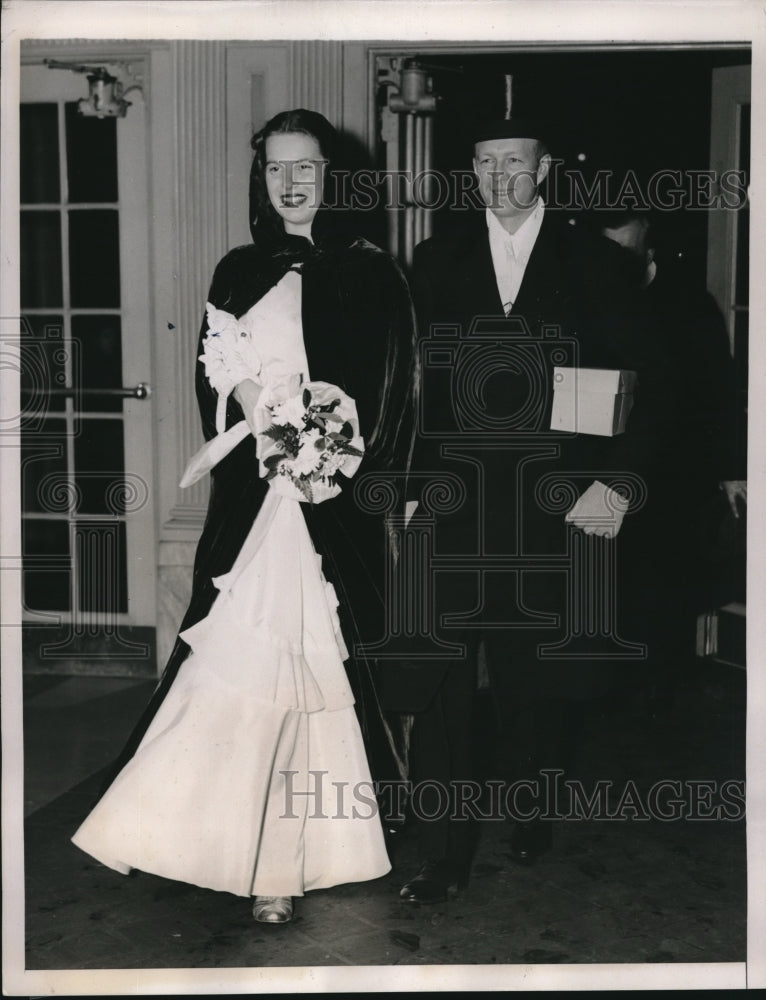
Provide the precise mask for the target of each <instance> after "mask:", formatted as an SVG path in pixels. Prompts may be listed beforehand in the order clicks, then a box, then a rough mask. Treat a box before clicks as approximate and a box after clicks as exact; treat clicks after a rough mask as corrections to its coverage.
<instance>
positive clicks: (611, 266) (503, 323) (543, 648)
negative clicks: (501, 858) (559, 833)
mask: <svg viewBox="0 0 766 1000" xmlns="http://www.w3.org/2000/svg"><path fill="white" fill-rule="evenodd" d="M472 138H473V169H474V172H475V174H476V177H477V179H478V190H479V193H480V196H481V199H482V201H483V203H484V209H483V210H479V211H472V212H458V213H455V227H454V230H453V232H451V233H450V234H449V235H447V236H443V237H436V238H432V239H428V240H426V241H425V242H423V243H421V244H420V245H419V246H418V247H416V250H415V257H414V268H413V294H414V299H415V306H416V311H417V315H418V323H419V330H420V338H421V344H422V345H423V346H424V348H426V347H428V348H430V347H431V346H433V347H434V348H435V350H434V352H433V353H430V354H429V353H428V351H427V350H424V352H423V354H422V355H421V359H422V387H421V388H422V393H421V425H420V429H419V430H420V433H419V440H418V443H417V445H416V457H415V461H414V470H413V476H412V484H413V490H414V492H413V494H412V499H413V500H419V501H420V503H419V505H418V507H417V509H416V512H415V515H414V519H413V520H412V521H411V522H410V523H411V525H413V526H415V525H417V524H418V523H420V524H421V525H422V524H423V523H424V522H423V520H421V521H420V522H419V521H418V519H419V518H420V519H423V518H425V519H429V518H432V519H433V553H434V555H435V556H436V557H437V558H441V559H442V560H443V562H442V565H445V563H444V560H446V564H448V571H446V572H440V573H437V574H436V575H435V576H434V577H433V578H432V579H433V581H434V587H433V592H432V593H431V594H428V595H427V598H428V599H429V600H432V601H433V608H434V613H433V621H434V629H435V633H436V634H437V636H438V638H439V640H440V641H442V642H445V643H452V644H453V646H454V645H458V646H461V645H462V646H463V647H464V650H465V652H464V654H463V655H452V654H450V655H445V657H444V658H443V659H442V660H436V661H435V660H434V659H422V660H421V661H418V660H417V659H416V658H415V657H413V660H412V661H411V662H410V663H408V664H406V665H404V664H403V665H401V667H400V669H398V670H397V669H393V668H392V669H391V670H389V671H387V672H386V678H385V680H384V683H383V698H384V702H385V703H386V704H387V705H388V706H389V707H390V708H393V709H398V710H400V711H406V712H410V713H412V714H413V716H414V724H413V730H412V742H411V758H410V762H411V778H412V781H413V783H414V786H415V789H416V791H417V795H413V801H412V811H413V814H414V816H415V820H416V825H417V828H418V849H419V857H420V864H421V867H420V870H419V871H418V873H417V874H416V875H415V876H414V877H413V878H411V879H410V880H409V881H408V882H407V883H406V884H405V885H404V886H403V888H402V890H401V894H400V895H401V898H402V900H405V901H410V902H422V903H428V902H434V901H438V900H442V899H444V898H445V897H446V895H447V893H448V892H449V891H451V890H452V889H454V887H455V886H456V885H458V884H460V881H461V879H464V878H465V877H466V875H467V871H468V867H469V862H470V856H471V849H472V841H473V837H472V832H473V826H472V823H471V822H470V817H471V815H472V814H473V816H474V818H475V817H476V815H477V809H478V815H486V814H487V812H486V811H485V809H486V807H487V805H488V808H489V811H490V812H493V813H494V812H496V806H497V804H498V803H497V801H496V802H494V803H491V802H490V803H489V804H487V803H486V802H485V800H483V799H482V804H481V805H480V806H477V804H476V803H474V804H473V813H472V809H471V807H469V808H466V801H467V800H468V799H470V797H471V791H470V789H471V786H470V785H468V784H467V782H470V781H471V780H472V779H473V778H474V771H473V769H472V744H473V734H472V729H471V717H472V704H473V702H474V694H475V692H476V688H477V653H478V648H479V640H481V642H482V644H483V647H484V650H485V653H486V668H487V673H488V679H489V688H490V692H491V696H492V703H493V705H494V709H495V717H496V722H497V726H498V732H499V737H500V738H499V742H498V747H499V751H498V767H499V771H498V773H499V774H500V776H501V777H502V778H504V779H505V780H506V782H508V786H507V789H506V791H505V793H503V795H504V797H503V801H502V808H503V810H504V811H505V812H506V814H510V815H511V816H512V817H513V818H514V819H515V822H514V826H513V829H512V834H511V854H512V857H513V858H514V859H515V860H516V861H518V862H519V863H529V862H531V861H533V860H534V859H535V858H536V857H537V856H538V855H539V854H541V853H543V852H544V851H545V850H547V849H548V848H549V847H550V846H551V841H552V836H551V822H549V821H546V820H542V819H541V818H540V816H541V815H548V816H549V818H552V817H550V809H549V808H548V804H547V803H546V802H544V801H542V800H541V798H540V795H541V792H542V790H543V787H544V785H545V781H546V778H545V772H546V771H550V770H552V769H566V764H567V760H568V757H567V753H566V743H567V733H568V725H569V722H571V721H572V720H573V719H574V718H576V715H577V713H576V711H574V712H573V711H572V708H573V706H574V705H576V703H577V702H578V701H579V700H581V699H583V698H589V697H595V696H596V695H598V694H600V693H602V692H604V691H606V690H607V688H608V686H609V683H610V680H611V677H612V674H613V664H610V663H609V662H608V657H610V656H611V654H612V653H615V652H616V653H617V654H621V653H624V652H625V650H626V649H627V650H628V653H629V655H634V656H635V655H640V654H639V653H637V652H636V648H635V647H634V645H630V644H628V645H627V646H626V645H625V643H624V641H623V638H622V637H618V636H615V635H609V634H607V635H606V636H605V637H604V636H600V635H599V636H596V638H595V639H594V640H593V643H595V645H593V643H592V644H591V647H590V648H589V647H588V645H587V637H586V644H585V645H583V644H582V643H581V644H580V645H579V646H577V648H575V646H574V645H573V643H572V642H570V641H569V640H570V639H571V632H572V628H573V618H576V616H577V607H578V606H579V607H580V608H581V609H582V607H586V608H587V607H589V606H590V602H591V600H592V601H593V602H595V601H596V600H597V596H598V595H596V596H594V595H590V594H588V593H585V592H583V589H582V588H583V587H585V588H586V590H587V587H588V586H590V584H588V583H587V582H585V583H584V582H583V581H584V580H585V579H586V577H585V576H583V575H582V574H581V573H580V570H579V569H573V568H572V567H571V566H567V564H566V560H567V558H568V557H567V553H571V551H572V546H573V545H574V544H575V543H574V542H573V541H572V535H573V533H575V532H577V533H578V534H579V536H580V538H579V541H578V542H577V545H578V546H579V550H580V551H581V552H585V554H586V556H587V557H588V558H595V559H602V558H606V559H607V561H608V560H609V559H610V558H611V555H612V554H613V552H614V537H615V536H616V535H617V533H618V532H619V531H620V529H621V525H622V521H623V517H624V515H625V512H626V510H627V509H628V506H629V501H630V499H631V492H633V494H634V495H637V494H638V493H640V488H636V489H633V490H632V487H631V482H632V480H631V479H630V476H628V477H627V480H626V476H625V473H626V472H633V473H636V472H640V470H641V468H642V463H643V462H644V461H645V460H646V459H647V453H648V452H649V451H650V442H651V433H650V429H649V424H650V422H647V421H646V420H645V417H644V415H643V414H642V411H641V407H640V405H639V402H638V401H637V402H636V403H635V405H634V411H633V413H632V414H631V427H630V433H625V434H622V435H618V436H616V437H595V436H590V435H587V436H586V435H582V434H574V433H568V434H567V433H563V434H562V433H555V432H552V431H551V430H550V419H551V405H552V390H553V385H554V372H553V368H554V367H555V366H568V367H600V368H609V369H622V370H630V371H633V372H636V373H637V374H638V377H639V380H640V379H641V378H642V377H643V376H644V373H645V372H647V371H649V370H650V369H651V368H652V366H651V365H650V364H649V362H648V358H647V340H646V338H645V337H644V336H643V335H642V334H643V332H644V330H643V327H642V316H641V310H640V308H639V303H638V296H637V295H636V294H633V293H632V289H631V285H630V282H629V281H628V280H627V278H626V276H625V275H624V274H623V270H622V263H623V262H622V257H621V256H620V254H619V252H618V253H617V254H615V253H613V252H612V251H613V250H617V251H619V248H616V247H615V245H614V244H613V243H610V242H609V241H608V240H603V239H601V238H600V237H594V236H589V235H587V234H586V233H585V232H584V231H582V230H581V229H580V228H579V227H574V226H572V225H569V224H568V220H566V219H562V218H560V215H561V213H557V212H554V211H551V210H550V209H549V208H548V207H547V206H546V204H545V203H544V200H543V198H542V197H541V194H540V188H541V185H542V184H543V182H544V180H545V178H546V176H547V175H548V172H549V170H550V166H551V156H550V153H549V150H548V147H547V145H546V141H545V136H544V135H543V132H542V131H541V129H540V128H539V127H538V125H537V124H536V123H534V122H530V121H522V120H519V119H510V120H506V119H504V120H500V121H491V122H487V123H484V124H482V125H481V126H479V128H478V129H476V130H475V132H474V134H473V137H472ZM445 359H451V360H445ZM445 365H446V366H447V368H446V369H445ZM450 365H451V366H452V367H451V370H450ZM445 372H446V376H445ZM450 375H451V376H452V378H451V379H450V377H449V376H450ZM440 478H441V479H442V480H443V481H446V482H447V483H452V484H454V483H455V482H459V483H460V484H461V486H460V487H459V488H458V490H457V492H458V493H459V494H460V495H461V497H462V502H456V503H455V504H453V505H452V508H451V509H450V510H449V511H446V512H445V511H441V512H439V511H436V512H434V511H430V510H429V509H428V498H427V495H426V493H425V492H423V493H421V494H419V493H418V490H419V487H420V486H422V485H423V484H424V483H428V482H438V481H439V480H440ZM626 482H627V486H626ZM562 497H565V498H568V499H566V500H565V502H564V503H563V505H562ZM596 536H605V537H603V538H600V537H599V538H597V537H596ZM583 539H587V541H586V542H584V541H583ZM602 550H603V551H602ZM610 565H611V564H610ZM610 572H611V571H610ZM578 574H579V575H578ZM606 582H607V584H609V585H610V586H611V579H610V580H609V581H606ZM600 583H602V584H603V583H604V581H603V580H602V581H600ZM603 596H604V595H603V594H602V595H601V597H599V598H598V599H599V600H600V599H601V598H602V597H603ZM606 599H607V600H609V599H611V594H607V595H606ZM578 602H579V604H578ZM573 607H574V610H573ZM449 616H452V618H451V619H450V617H449ZM607 617H608V615H607ZM602 618H603V616H602ZM602 624H603V622H602ZM605 628H606V631H607V632H609V629H610V628H611V630H612V632H614V623H613V622H612V623H611V625H609V623H608V622H607V624H606V626H605ZM579 638H580V639H582V638H583V637H582V636H580V637H579ZM599 643H600V644H601V645H600V646H599V645H598V644H599ZM597 647H598V648H597ZM591 654H592V655H591ZM618 658H619V657H618ZM610 668H611V669H610ZM624 669H625V667H624V666H623V670H624ZM445 789H446V792H445ZM513 789H515V791H513ZM511 792H512V793H513V794H511Z"/></svg>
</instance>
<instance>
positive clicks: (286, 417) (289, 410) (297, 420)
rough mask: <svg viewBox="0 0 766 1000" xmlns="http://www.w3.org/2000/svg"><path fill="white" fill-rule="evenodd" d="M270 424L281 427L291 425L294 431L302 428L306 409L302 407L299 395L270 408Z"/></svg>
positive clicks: (301, 399)
mask: <svg viewBox="0 0 766 1000" xmlns="http://www.w3.org/2000/svg"><path fill="white" fill-rule="evenodd" d="M271 412H272V422H273V423H275V424H278V425H279V426H282V425H283V424H291V425H292V426H293V427H295V428H296V430H301V429H302V428H303V423H304V419H303V418H304V417H305V416H306V407H305V406H304V405H303V398H302V396H301V395H300V394H299V395H297V396H292V397H291V398H290V399H286V400H285V401H284V402H282V403H277V404H276V405H275V406H273V407H272V410H271Z"/></svg>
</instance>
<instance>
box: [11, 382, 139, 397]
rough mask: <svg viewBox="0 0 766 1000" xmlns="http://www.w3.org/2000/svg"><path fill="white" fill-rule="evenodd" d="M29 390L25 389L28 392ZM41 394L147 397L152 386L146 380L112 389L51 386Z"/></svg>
mask: <svg viewBox="0 0 766 1000" xmlns="http://www.w3.org/2000/svg"><path fill="white" fill-rule="evenodd" d="M29 391H31V390H27V392H29ZM39 391H40V393H41V395H43V396H119V397H121V398H122V399H147V398H148V397H149V396H151V394H152V387H151V386H150V385H147V384H146V382H139V383H138V385H134V386H133V387H132V388H131V387H130V386H121V387H119V388H114V389H106V388H105V389H92V388H91V389H75V388H62V389H59V388H53V389H41V390H39Z"/></svg>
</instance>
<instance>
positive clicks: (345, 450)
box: [257, 376, 364, 503]
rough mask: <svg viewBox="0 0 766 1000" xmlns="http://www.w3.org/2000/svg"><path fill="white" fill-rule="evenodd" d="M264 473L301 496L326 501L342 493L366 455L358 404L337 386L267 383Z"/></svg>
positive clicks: (262, 422)
mask: <svg viewBox="0 0 766 1000" xmlns="http://www.w3.org/2000/svg"><path fill="white" fill-rule="evenodd" d="M257 422H258V424H259V432H258V435H257V440H258V456H259V460H260V463H261V475H263V476H264V477H265V478H266V479H267V480H271V481H272V483H273V486H274V487H275V488H277V489H278V490H279V492H280V493H284V494H286V495H288V496H292V497H293V498H294V499H297V500H307V501H308V502H309V503H321V502H322V500H327V499H329V498H330V497H333V496H336V495H337V494H338V493H340V489H341V487H340V483H339V481H338V478H339V475H340V473H343V475H344V476H347V477H349V478H350V477H351V476H353V475H354V473H355V472H356V470H357V469H358V468H359V463H360V462H361V460H362V456H363V455H364V441H363V440H362V438H361V437H360V436H359V418H358V416H357V412H356V404H355V403H354V400H353V399H351V397H350V396H347V395H346V393H345V392H343V391H342V390H341V389H339V388H338V387H337V386H336V385H330V384H329V383H328V382H307V383H305V384H304V385H301V383H300V379H299V378H298V377H297V376H294V377H291V378H288V379H285V380H283V381H282V382H280V383H277V384H272V385H270V386H267V388H266V389H265V390H264V393H263V396H262V397H261V400H260V401H259V404H258V413H257Z"/></svg>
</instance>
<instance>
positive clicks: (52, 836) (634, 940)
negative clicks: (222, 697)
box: [24, 661, 747, 992]
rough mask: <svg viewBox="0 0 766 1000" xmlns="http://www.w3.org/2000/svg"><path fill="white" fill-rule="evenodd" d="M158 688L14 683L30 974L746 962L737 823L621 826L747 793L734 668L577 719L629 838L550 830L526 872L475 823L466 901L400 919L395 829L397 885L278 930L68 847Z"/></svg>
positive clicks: (582, 773)
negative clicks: (679, 798)
mask: <svg viewBox="0 0 766 1000" xmlns="http://www.w3.org/2000/svg"><path fill="white" fill-rule="evenodd" d="M151 686H152V685H151V683H148V682H146V681H141V680H136V679H117V678H93V677H91V678H88V677H50V676H47V677H45V676H34V675H33V676H28V677H26V678H25V699H24V709H25V741H24V742H25V754H26V758H25V781H26V788H25V814H26V824H25V827H26V833H25V845H26V941H27V945H26V947H27V957H26V967H27V969H30V970H42V969H59V970H65V969H83V970H87V969H144V970H146V969H185V968H192V969H227V968H229V969H256V968H257V969H264V968H269V967H274V968H277V967H278V968H292V967H299V966H300V967H303V966H313V967H353V966H430V965H438V966H453V965H454V966H455V967H457V966H472V965H475V966H492V965H504V966H519V965H541V966H551V965H561V964H564V965H583V964H588V963H657V964H660V965H663V966H664V967H665V968H668V969H669V968H670V967H671V966H672V965H673V964H676V963H737V962H743V961H745V957H746V956H745V948H746V888H747V882H746V857H745V821H744V818H742V817H741V816H739V818H733V819H717V820H715V819H709V818H708V819H700V820H696V821H691V820H683V819H681V820H669V821H662V820H660V819H656V818H631V817H632V816H633V815H634V814H635V812H636V811H637V812H638V813H640V812H641V811H642V802H643V803H645V802H646V801H647V797H646V793H647V791H648V789H649V788H650V787H652V786H653V785H654V784H655V783H656V782H657V781H660V780H662V779H671V780H676V781H680V782H682V783H684V784H683V785H682V786H681V787H682V794H683V795H684V796H685V797H686V799H687V800H688V797H689V796H690V795H692V794H693V793H694V789H695V788H699V787H700V786H694V785H693V784H690V782H693V781H694V780H702V781H708V782H714V783H716V785H715V788H714V792H713V799H712V801H713V802H717V801H718V798H717V797H718V796H719V795H720V794H722V792H721V788H722V783H723V782H725V781H731V780H734V781H742V780H743V778H744V709H745V673H744V671H742V670H739V669H736V668H733V667H725V666H717V665H715V664H712V663H709V662H701V661H700V662H698V663H696V664H695V666H694V669H693V670H691V671H690V672H689V673H688V674H687V675H685V676H684V677H683V678H682V680H681V682H680V684H679V686H678V688H677V690H676V692H675V696H674V698H673V699H672V700H671V701H670V702H665V703H661V704H659V705H658V704H654V703H650V702H647V700H646V699H645V698H644V697H643V695H642V696H641V697H636V696H635V692H634V693H630V694H622V695H616V696H612V697H610V698H609V699H607V700H603V701H601V702H598V703H593V704H592V705H591V706H589V708H588V710H587V712H586V713H585V726H584V734H585V735H584V741H583V745H582V750H581V753H580V757H579V769H578V774H579V777H580V778H581V780H582V781H583V782H584V784H585V786H586V787H587V788H592V787H593V786H594V784H595V781H596V780H597V779H598V780H601V779H610V780H612V781H613V786H612V788H611V791H610V793H609V812H610V814H613V813H614V812H617V811H618V809H619V810H620V811H621V813H622V816H623V819H622V820H621V821H618V820H616V819H608V818H601V819H597V818H592V819H580V820H571V821H558V822H556V823H555V828H554V850H553V851H552V852H551V853H549V854H547V855H545V856H543V857H542V858H540V859H539V860H538V861H537V863H536V864H535V865H534V866H532V867H528V868H519V867H518V866H516V865H514V864H513V862H512V861H511V860H510V858H509V856H508V847H507V842H508V833H509V827H508V825H507V824H506V823H505V822H495V821H487V822H485V823H484V824H483V826H482V828H481V831H480V839H479V843H478V848H477V853H476V859H475V863H474V866H473V871H472V877H471V880H470V882H469V885H468V887H467V888H466V889H464V890H463V891H461V892H460V893H459V895H458V896H456V897H455V898H451V899H450V900H449V901H448V902H446V903H444V904H437V905H432V906H412V905H407V904H403V903H400V902H399V901H398V896H397V894H398V889H399V887H400V885H401V883H402V881H403V880H404V879H405V878H406V877H407V876H408V875H409V874H411V873H412V872H413V869H414V863H415V845H414V843H413V838H412V833H411V831H409V830H408V829H407V828H405V829H403V830H402V829H400V830H398V831H397V832H395V833H393V834H392V835H391V837H390V853H391V856H392V861H393V865H394V868H393V871H392V872H391V873H390V874H389V875H387V876H385V877H384V878H381V879H379V880H377V881H375V882H372V883H366V884H356V885H346V886H341V887H338V888H334V889H331V890H325V891H320V892H315V893H310V894H308V895H307V896H306V897H304V898H303V899H300V900H298V901H297V904H296V917H295V920H294V921H293V923H292V924H290V925H288V926H284V927H264V926H262V925H256V924H254V923H253V921H252V917H251V915H250V908H249V905H248V903H247V901H246V900H243V899H240V898H237V897H234V896H230V895H227V894H224V893H216V892H211V891H208V890H203V889H199V888H195V887H193V886H189V885H185V884H180V883H174V882H170V881H167V880H165V879H162V878H158V877H155V876H152V875H147V874H143V873H137V872H134V873H133V874H132V875H131V876H129V877H124V876H121V875H119V874H117V873H115V872H113V871H111V870H110V869H107V868H104V867H102V866H101V865H99V864H98V863H96V862H95V861H93V860H92V859H90V858H89V857H88V856H87V855H85V854H83V853H82V852H80V851H78V850H77V849H76V848H75V847H74V846H72V845H71V844H70V842H69V837H70V836H71V834H72V833H73V831H74V829H75V828H76V827H77V825H78V823H79V822H80V820H81V819H82V818H83V816H84V815H85V814H86V812H87V811H88V808H89V806H90V804H91V803H92V802H93V800H94V797H95V796H96V794H97V791H98V788H99V783H100V772H101V771H102V770H103V768H104V767H105V766H106V765H107V764H108V763H109V761H110V760H111V759H112V757H113V755H114V754H115V752H116V751H117V750H118V749H119V747H120V745H121V743H122V741H123V740H124V739H125V737H126V735H127V734H128V732H129V731H130V728H131V725H132V722H133V721H134V720H135V718H136V717H137V715H138V713H139V711H140V709H141V707H142V705H143V704H144V703H145V701H146V699H147V696H148V693H149V691H150V690H151ZM736 788H737V786H736V785H732V786H729V800H730V805H729V813H730V814H731V815H732V816H737V815H738V812H739V810H738V808H737V804H736V801H734V800H735V799H736ZM732 789H733V790H734V791H732ZM700 794H701V795H702V799H701V802H702V806H703V807H704V805H705V802H706V801H708V800H706V799H705V794H706V793H705V792H704V789H703V791H702V792H701V793H700ZM636 805H637V810H634V812H633V813H632V812H631V806H636ZM703 811H704V809H703ZM708 811H709V810H708ZM125 992H130V991H125Z"/></svg>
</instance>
